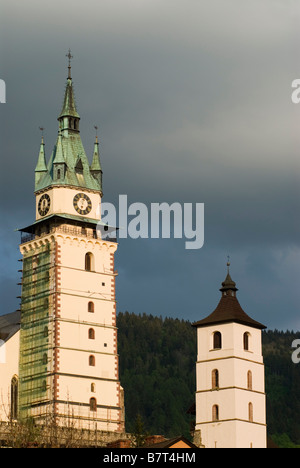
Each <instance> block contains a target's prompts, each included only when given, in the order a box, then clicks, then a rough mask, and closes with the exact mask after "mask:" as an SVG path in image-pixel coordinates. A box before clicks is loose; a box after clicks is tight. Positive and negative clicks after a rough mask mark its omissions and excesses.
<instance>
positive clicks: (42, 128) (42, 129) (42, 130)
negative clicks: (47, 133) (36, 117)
mask: <svg viewBox="0 0 300 468" xmlns="http://www.w3.org/2000/svg"><path fill="white" fill-rule="evenodd" d="M39 129H40V131H41V132H42V142H43V143H44V130H45V127H39Z"/></svg>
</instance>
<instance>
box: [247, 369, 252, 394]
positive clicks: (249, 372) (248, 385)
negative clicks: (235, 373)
mask: <svg viewBox="0 0 300 468" xmlns="http://www.w3.org/2000/svg"><path fill="white" fill-rule="evenodd" d="M247 389H248V390H252V372H251V370H248V372H247Z"/></svg>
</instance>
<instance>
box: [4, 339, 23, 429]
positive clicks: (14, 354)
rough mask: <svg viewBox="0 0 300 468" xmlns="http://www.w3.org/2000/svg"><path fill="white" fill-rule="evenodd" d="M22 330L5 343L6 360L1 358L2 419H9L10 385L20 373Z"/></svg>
mask: <svg viewBox="0 0 300 468" xmlns="http://www.w3.org/2000/svg"><path fill="white" fill-rule="evenodd" d="M19 340H20V332H19V331H18V332H17V333H15V334H14V335H13V336H12V337H11V338H10V339H9V340H8V341H7V342H6V343H5V360H4V362H3V361H2V360H0V421H7V420H8V417H9V414H10V386H11V379H12V378H13V376H14V375H17V376H18V374H19V349H20V345H19Z"/></svg>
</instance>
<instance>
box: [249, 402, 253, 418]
mask: <svg viewBox="0 0 300 468" xmlns="http://www.w3.org/2000/svg"><path fill="white" fill-rule="evenodd" d="M248 416H249V421H250V422H253V404H252V403H248Z"/></svg>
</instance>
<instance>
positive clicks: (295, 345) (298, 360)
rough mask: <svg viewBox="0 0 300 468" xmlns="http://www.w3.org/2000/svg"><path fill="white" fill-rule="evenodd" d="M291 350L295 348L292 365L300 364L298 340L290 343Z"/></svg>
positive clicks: (299, 344) (299, 341)
mask: <svg viewBox="0 0 300 468" xmlns="http://www.w3.org/2000/svg"><path fill="white" fill-rule="evenodd" d="M292 348H296V349H295V351H294V352H293V353H292V361H293V363H294V364H299V363H300V340H299V339H298V340H294V341H293V343H292Z"/></svg>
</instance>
